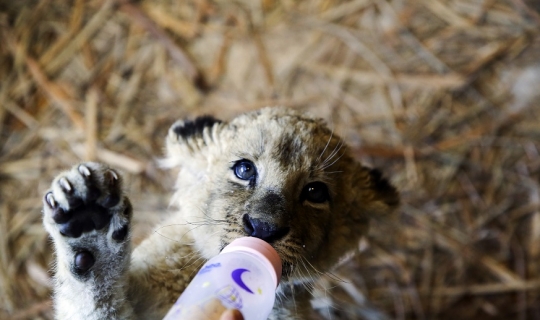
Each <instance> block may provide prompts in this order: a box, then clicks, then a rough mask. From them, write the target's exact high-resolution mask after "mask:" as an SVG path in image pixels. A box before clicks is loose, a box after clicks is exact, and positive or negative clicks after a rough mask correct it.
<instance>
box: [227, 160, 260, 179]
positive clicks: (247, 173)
mask: <svg viewBox="0 0 540 320" xmlns="http://www.w3.org/2000/svg"><path fill="white" fill-rule="evenodd" d="M232 169H233V170H234V174H235V175H236V176H237V177H238V179H242V180H252V179H254V178H255V176H256V175H257V169H256V168H255V165H254V164H253V162H251V161H249V160H240V161H237V162H236V163H235V164H234V166H233V168H232Z"/></svg>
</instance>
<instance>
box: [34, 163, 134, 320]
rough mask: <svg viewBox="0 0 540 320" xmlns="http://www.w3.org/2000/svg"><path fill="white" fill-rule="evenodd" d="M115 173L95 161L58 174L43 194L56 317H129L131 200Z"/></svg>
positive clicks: (130, 313) (130, 309) (130, 311)
mask: <svg viewBox="0 0 540 320" xmlns="http://www.w3.org/2000/svg"><path fill="white" fill-rule="evenodd" d="M121 184H122V181H121V177H120V176H119V175H118V174H117V173H116V172H115V171H113V170H112V169H110V168H108V167H107V166H105V165H103V164H99V163H92V162H89V163H83V164H79V165H76V166H74V167H73V168H71V170H69V171H66V172H63V173H61V174H59V175H58V176H57V177H56V178H55V179H54V181H53V183H52V186H51V190H50V191H48V192H47V193H46V194H45V196H44V198H43V224H44V225H45V229H46V230H47V231H48V232H49V234H50V236H51V238H52V240H53V242H54V246H55V249H56V275H55V292H54V295H55V297H54V300H55V311H56V319H129V318H132V313H133V310H132V307H131V305H129V302H128V301H127V300H126V297H125V291H126V276H127V269H128V266H129V260H130V253H131V248H130V241H129V233H130V232H129V231H130V225H129V223H130V218H131V213H132V210H131V204H130V202H129V200H128V198H127V197H125V196H124V195H123V194H122V189H121V187H122V186H121Z"/></svg>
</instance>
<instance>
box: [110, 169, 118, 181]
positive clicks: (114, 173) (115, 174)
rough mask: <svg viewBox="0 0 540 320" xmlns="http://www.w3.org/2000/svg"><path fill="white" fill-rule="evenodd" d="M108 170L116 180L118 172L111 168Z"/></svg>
mask: <svg viewBox="0 0 540 320" xmlns="http://www.w3.org/2000/svg"><path fill="white" fill-rule="evenodd" d="M109 172H110V173H111V176H112V178H113V179H114V180H115V181H117V180H118V174H117V173H116V172H114V171H113V170H109Z"/></svg>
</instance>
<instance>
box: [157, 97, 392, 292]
mask: <svg viewBox="0 0 540 320" xmlns="http://www.w3.org/2000/svg"><path fill="white" fill-rule="evenodd" d="M167 153H168V160H167V161H168V163H169V165H171V166H179V167H180V171H179V177H178V181H177V191H176V194H175V197H174V202H175V204H176V205H177V206H179V208H180V213H181V216H182V218H181V219H183V221H182V223H183V224H185V225H186V226H188V227H189V235H190V238H192V239H193V240H194V244H195V246H196V247H197V249H198V250H199V251H200V252H201V253H202V254H203V256H205V257H206V258H210V257H212V256H214V255H216V254H218V253H219V252H220V250H221V249H223V247H225V246H226V245H227V244H229V243H230V242H231V241H232V240H234V239H235V238H238V237H242V236H254V237H258V238H262V239H264V240H266V241H267V242H269V243H270V244H271V245H272V246H273V247H274V248H275V249H276V250H277V251H278V253H279V255H280V256H281V258H282V261H283V275H282V276H283V280H284V281H292V282H302V281H312V280H313V279H312V276H313V274H316V273H317V272H325V271H327V270H328V269H329V268H331V267H332V266H333V265H335V264H336V262H337V261H338V260H339V258H340V257H342V256H343V255H344V254H346V253H347V252H348V251H350V250H352V249H353V248H355V247H356V246H357V245H358V240H359V239H360V237H361V236H362V235H364V234H365V233H366V231H367V227H368V221H369V219H370V217H374V216H381V215H386V214H388V213H390V212H391V211H392V210H393V209H395V208H396V206H397V205H398V202H399V197H398V194H397V192H396V190H395V189H394V188H393V187H392V186H391V185H390V184H389V183H388V182H387V181H386V180H384V179H383V178H382V176H381V174H380V173H379V171H377V170H373V169H369V168H367V167H364V166H362V165H361V164H360V163H358V162H356V161H355V160H354V159H353V157H352V156H351V154H350V151H349V149H348V148H347V146H346V145H344V143H343V141H342V140H341V139H340V138H339V137H337V136H336V135H335V134H333V132H332V131H331V130H329V129H328V128H327V127H326V126H325V124H324V123H323V121H322V120H320V119H316V118H312V117H309V116H306V115H303V114H301V113H298V112H296V111H293V110H290V109H286V108H266V109H262V110H259V111H257V112H252V113H247V114H244V115H241V116H239V117H237V118H235V119H233V120H232V121H230V122H228V123H225V122H221V121H219V120H216V119H214V118H212V117H202V118H198V119H196V120H194V121H179V122H177V123H175V124H174V125H173V126H172V127H171V129H170V131H169V136H168V138H167Z"/></svg>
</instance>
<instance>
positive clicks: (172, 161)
mask: <svg viewBox="0 0 540 320" xmlns="http://www.w3.org/2000/svg"><path fill="white" fill-rule="evenodd" d="M224 127H226V123H224V122H223V121H221V120H218V119H216V118H214V117H212V116H208V115H207V116H201V117H198V118H195V119H194V120H178V121H176V122H175V123H174V124H173V125H172V126H171V128H170V129H169V134H168V136H167V141H166V149H167V159H166V160H164V161H163V162H162V164H163V165H164V166H166V167H174V166H178V165H180V166H183V167H185V168H188V169H192V170H201V169H204V168H206V164H207V163H208V160H209V159H210V158H212V154H213V153H216V152H217V153H219V152H221V146H220V143H221V142H220V141H221V139H220V134H221V132H222V130H223V128H224Z"/></svg>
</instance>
